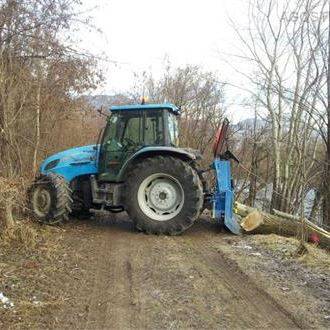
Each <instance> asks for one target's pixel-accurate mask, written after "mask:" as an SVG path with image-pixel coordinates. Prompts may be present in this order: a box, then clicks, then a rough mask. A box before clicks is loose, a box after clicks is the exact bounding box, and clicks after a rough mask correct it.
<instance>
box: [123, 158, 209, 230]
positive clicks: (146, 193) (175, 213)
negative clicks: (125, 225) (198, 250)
mask: <svg viewBox="0 0 330 330" xmlns="http://www.w3.org/2000/svg"><path fill="white" fill-rule="evenodd" d="M125 192H126V201H125V205H126V210H127V212H128V214H129V215H130V217H131V218H132V219H133V221H134V223H135V225H136V227H137V228H138V229H139V230H141V231H145V232H147V233H151V234H168V235H177V234H180V233H182V232H183V231H185V230H186V229H188V228H189V227H190V226H191V225H192V224H193V223H194V221H195V220H196V219H197V218H198V216H199V214H200V212H201V209H202V205H203V187H202V183H201V181H200V178H199V176H198V174H197V172H196V171H195V170H194V168H192V167H191V166H190V165H189V164H187V163H186V162H184V161H182V160H181V159H178V158H174V157H166V156H156V157H153V158H147V159H145V160H143V161H141V163H139V164H138V165H137V166H136V167H135V169H134V170H132V171H131V172H130V173H128V177H127V181H126V189H125Z"/></svg>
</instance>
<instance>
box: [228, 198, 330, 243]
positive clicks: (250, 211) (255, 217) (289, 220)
mask: <svg viewBox="0 0 330 330" xmlns="http://www.w3.org/2000/svg"><path fill="white" fill-rule="evenodd" d="M273 211H274V214H269V213H266V212H262V211H259V210H257V209H255V208H253V207H249V206H246V205H244V204H241V203H238V202H236V203H235V212H236V213H237V214H238V215H240V216H241V217H243V220H242V221H241V227H242V228H243V230H244V231H245V232H247V233H253V234H271V233H273V234H279V235H283V236H297V237H300V235H301V230H302V222H301V219H299V218H298V217H296V216H293V215H291V214H288V213H284V212H280V211H277V210H273ZM304 222H305V230H306V236H307V237H308V238H311V235H312V234H313V235H315V234H316V235H317V236H318V237H319V240H320V245H321V246H323V247H326V248H330V233H329V232H328V231H326V230H324V229H322V228H320V227H318V226H317V225H315V224H314V223H312V222H311V221H309V220H307V219H304Z"/></svg>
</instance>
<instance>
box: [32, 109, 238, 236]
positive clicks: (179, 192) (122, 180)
mask: <svg viewBox="0 0 330 330" xmlns="http://www.w3.org/2000/svg"><path fill="white" fill-rule="evenodd" d="M178 115H179V109H178V108H177V107H176V106H174V105H173V104H168V103H165V104H141V105H126V106H113V107H111V108H110V116H108V118H107V124H106V127H105V129H104V130H103V131H101V132H100V135H99V141H98V142H97V144H95V145H88V146H83V147H77V148H72V149H69V150H65V151H62V152H59V153H57V154H54V155H52V156H50V157H49V158H47V159H46V160H45V161H44V162H43V163H42V164H41V166H40V175H39V177H38V178H36V180H35V182H34V183H33V185H32V186H31V187H30V189H29V192H28V195H29V203H30V209H31V211H32V214H33V216H34V218H36V219H37V220H38V221H40V222H43V223H47V224H55V223H59V222H62V221H63V220H67V219H68V218H69V215H70V214H72V215H74V216H81V215H83V216H85V217H88V216H90V215H92V214H93V213H96V212H102V211H110V212H121V211H126V212H127V213H128V214H129V216H130V218H131V219H132V220H133V222H134V223H135V226H136V227H137V228H138V229H139V230H141V231H144V232H146V233H152V234H168V235H176V234H180V233H182V232H183V231H185V230H186V229H188V228H189V227H190V226H191V225H192V224H193V223H194V221H195V220H196V219H197V218H198V217H199V215H200V213H201V212H202V210H203V209H204V208H213V214H214V217H215V218H216V219H217V220H218V221H219V222H221V223H223V224H224V225H225V226H226V227H227V228H228V229H230V230H231V231H232V232H235V233H237V232H238V225H237V222H236V219H235V217H234V215H233V210H232V209H233V198H234V195H233V189H232V180H231V174H230V158H234V157H233V155H232V154H231V153H230V152H228V151H227V152H225V153H222V149H223V142H224V139H225V134H226V129H227V127H228V122H226V121H225V122H224V124H223V126H222V130H219V132H218V134H217V139H216V143H215V147H214V155H215V160H214V162H213V168H214V170H215V174H216V178H217V180H216V181H217V183H216V187H215V189H214V191H212V192H211V191H210V190H209V189H208V187H207V184H206V180H205V179H204V176H203V172H204V171H202V170H201V169H200V168H199V167H198V160H199V159H200V158H201V155H200V153H199V152H198V151H196V150H192V149H185V148H179V147H178V133H179V131H178V121H177V118H178Z"/></svg>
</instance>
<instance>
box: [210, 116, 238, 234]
mask: <svg viewBox="0 0 330 330" xmlns="http://www.w3.org/2000/svg"><path fill="white" fill-rule="evenodd" d="M228 126H229V121H228V119H225V120H224V121H223V123H222V126H221V128H220V127H219V130H218V132H217V135H216V141H215V143H214V146H213V153H214V161H213V168H214V170H215V176H216V187H215V191H214V194H213V218H214V219H215V220H216V221H217V222H219V223H220V224H221V226H225V227H226V228H227V229H228V230H229V231H231V232H232V233H233V234H236V235H238V234H240V225H239V223H238V221H237V218H236V215H235V214H234V212H233V206H234V199H235V194H234V188H233V180H232V176H231V161H230V160H231V159H232V160H234V161H236V162H238V159H237V158H236V157H235V156H234V155H233V154H232V153H231V152H230V151H229V150H227V151H225V152H223V148H224V144H225V139H226V135H227V131H228Z"/></svg>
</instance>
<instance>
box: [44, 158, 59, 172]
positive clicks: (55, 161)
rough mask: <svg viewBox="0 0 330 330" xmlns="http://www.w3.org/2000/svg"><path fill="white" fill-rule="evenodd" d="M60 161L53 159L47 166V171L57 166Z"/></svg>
mask: <svg viewBox="0 0 330 330" xmlns="http://www.w3.org/2000/svg"><path fill="white" fill-rule="evenodd" d="M59 162H60V160H59V159H55V160H52V161H51V162H49V163H48V164H47V165H46V166H45V171H49V170H51V169H52V168H54V167H56V166H57V164H58V163H59Z"/></svg>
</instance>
